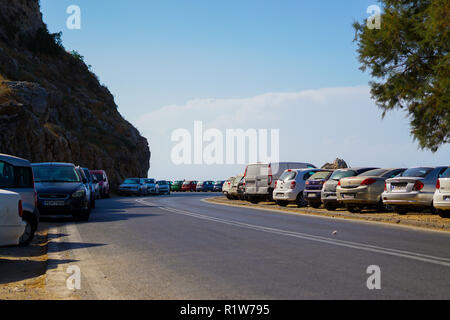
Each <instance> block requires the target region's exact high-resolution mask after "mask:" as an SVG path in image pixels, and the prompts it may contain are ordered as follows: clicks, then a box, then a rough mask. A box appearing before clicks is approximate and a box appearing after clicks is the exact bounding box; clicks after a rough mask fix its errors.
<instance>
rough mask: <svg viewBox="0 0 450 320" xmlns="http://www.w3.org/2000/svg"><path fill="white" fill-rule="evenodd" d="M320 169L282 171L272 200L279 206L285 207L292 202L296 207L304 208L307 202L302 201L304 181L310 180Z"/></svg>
mask: <svg viewBox="0 0 450 320" xmlns="http://www.w3.org/2000/svg"><path fill="white" fill-rule="evenodd" d="M320 171H324V170H321V169H288V170H286V171H284V173H283V174H282V175H281V177H280V179H278V180H277V181H276V183H275V190H274V191H273V199H274V200H275V201H276V203H277V204H278V205H279V206H282V207H286V206H287V205H288V204H289V203H290V202H294V203H296V204H297V206H298V207H305V206H306V205H307V202H306V201H305V199H303V191H304V190H305V185H306V180H308V179H309V178H311V176H312V175H314V174H315V173H317V172H320Z"/></svg>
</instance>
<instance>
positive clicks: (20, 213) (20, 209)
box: [19, 200, 23, 218]
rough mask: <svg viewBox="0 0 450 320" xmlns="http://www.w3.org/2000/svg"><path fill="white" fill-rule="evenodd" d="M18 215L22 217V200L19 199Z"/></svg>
mask: <svg viewBox="0 0 450 320" xmlns="http://www.w3.org/2000/svg"><path fill="white" fill-rule="evenodd" d="M19 217H21V218H22V217H23V207H22V200H19Z"/></svg>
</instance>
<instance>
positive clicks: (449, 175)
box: [441, 168, 450, 178]
mask: <svg viewBox="0 0 450 320" xmlns="http://www.w3.org/2000/svg"><path fill="white" fill-rule="evenodd" d="M441 178H450V168H447V170H445V171H444V172H443V173H442V175H441Z"/></svg>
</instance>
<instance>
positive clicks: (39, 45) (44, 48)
mask: <svg viewBox="0 0 450 320" xmlns="http://www.w3.org/2000/svg"><path fill="white" fill-rule="evenodd" d="M61 36H62V32H58V33H50V32H49V31H48V29H47V28H40V29H39V30H38V31H37V32H36V34H35V35H34V36H31V35H22V36H21V41H22V43H23V44H24V45H25V47H27V48H28V49H29V50H31V51H33V52H36V53H45V54H49V55H58V54H61V53H62V52H64V47H63V45H62V40H61Z"/></svg>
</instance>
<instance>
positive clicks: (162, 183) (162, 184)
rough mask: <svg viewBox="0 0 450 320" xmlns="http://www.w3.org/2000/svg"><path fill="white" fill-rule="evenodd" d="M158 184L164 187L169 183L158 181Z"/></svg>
mask: <svg viewBox="0 0 450 320" xmlns="http://www.w3.org/2000/svg"><path fill="white" fill-rule="evenodd" d="M157 184H158V185H160V186H164V185H166V184H167V181H158V182H157Z"/></svg>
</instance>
